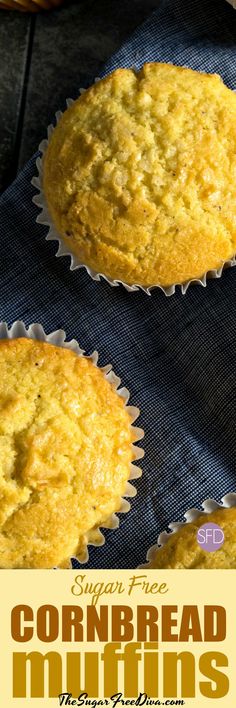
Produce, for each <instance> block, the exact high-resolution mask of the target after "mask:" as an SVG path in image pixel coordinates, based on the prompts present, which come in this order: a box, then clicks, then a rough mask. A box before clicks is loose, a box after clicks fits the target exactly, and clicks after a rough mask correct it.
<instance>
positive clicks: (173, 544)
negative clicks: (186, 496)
mask: <svg viewBox="0 0 236 708" xmlns="http://www.w3.org/2000/svg"><path fill="white" fill-rule="evenodd" d="M207 523H212V524H218V525H219V526H220V528H221V529H222V531H223V533H224V542H223V545H222V546H221V548H218V550H217V551H212V552H209V551H205V550H203V548H202V547H200V546H199V544H198V541H197V531H198V529H199V528H200V526H202V525H203V524H207ZM150 567H151V568H176V569H177V568H179V569H184V568H189V569H194V568H206V569H207V568H209V569H210V568H211V569H214V568H222V569H224V568H225V569H230V568H236V507H232V508H231V509H217V510H216V511H213V512H211V513H210V514H200V516H198V518H197V519H195V521H193V522H191V523H185V524H184V526H182V527H181V528H180V529H179V530H178V531H176V532H175V533H171V534H170V536H169V538H168V540H167V542H166V543H165V544H164V546H162V547H161V548H158V550H157V551H156V555H155V556H154V558H153V560H152V562H151V563H150Z"/></svg>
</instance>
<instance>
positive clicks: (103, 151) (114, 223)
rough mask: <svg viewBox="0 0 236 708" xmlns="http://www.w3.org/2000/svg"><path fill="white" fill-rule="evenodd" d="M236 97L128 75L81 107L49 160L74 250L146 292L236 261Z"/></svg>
mask: <svg viewBox="0 0 236 708" xmlns="http://www.w3.org/2000/svg"><path fill="white" fill-rule="evenodd" d="M235 184H236V95H235V93H234V92H233V91H231V90H230V89H228V88H227V87H226V86H225V85H224V84H223V82H222V80H221V78H220V77H219V76H218V75H216V74H203V73H200V72H197V71H192V70H191V69H186V68H183V67H177V66H173V65H171V64H158V63H156V64H155V63H153V64H146V65H144V67H143V68H142V69H141V70H140V71H139V72H136V71H134V70H132V69H118V70H116V71H115V72H114V73H112V74H110V75H109V76H107V77H106V78H105V79H103V80H101V81H100V82H98V83H97V84H95V85H94V86H92V87H91V88H90V89H88V90H87V91H86V92H85V93H83V94H82V96H81V97H80V98H79V99H78V100H77V101H75V102H74V103H73V105H72V106H71V107H70V108H69V109H68V110H67V111H66V112H65V113H64V115H63V116H62V118H61V120H60V121H59V124H58V126H57V127H56V129H55V130H54V132H53V134H52V137H51V140H50V143H49V147H48V149H47V152H46V155H45V160H44V191H45V195H46V199H47V203H48V207H49V211H50V213H51V216H52V219H53V221H54V223H55V225H56V227H57V230H58V231H59V233H60V235H61V236H62V237H63V239H64V241H65V242H66V244H67V245H68V250H69V251H70V252H72V253H74V254H76V256H77V257H78V259H79V260H80V261H81V262H82V263H85V264H86V265H88V266H90V267H91V268H92V269H94V270H95V271H97V272H100V273H103V274H105V275H107V276H108V277H111V278H113V279H118V280H122V281H124V282H126V283H128V284H134V283H137V284H140V285H143V286H146V287H148V286H151V285H162V286H169V285H171V284H176V283H183V282H186V281H187V280H189V279H191V278H200V277H202V275H203V274H204V273H205V272H206V271H208V270H211V269H215V268H219V267H220V266H221V265H222V263H223V262H224V261H225V260H227V259H229V258H231V257H233V255H234V253H235V251H236V199H235Z"/></svg>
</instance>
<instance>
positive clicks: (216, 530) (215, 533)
mask: <svg viewBox="0 0 236 708" xmlns="http://www.w3.org/2000/svg"><path fill="white" fill-rule="evenodd" d="M224 540H225V537H224V531H222V528H221V527H220V526H218V524H213V523H211V522H208V523H207V524H203V525H202V526H200V528H199V529H198V532H197V542H198V545H199V546H200V547H201V548H202V550H203V551H208V552H209V553H212V552H213V551H218V550H219V548H221V546H223V543H224Z"/></svg>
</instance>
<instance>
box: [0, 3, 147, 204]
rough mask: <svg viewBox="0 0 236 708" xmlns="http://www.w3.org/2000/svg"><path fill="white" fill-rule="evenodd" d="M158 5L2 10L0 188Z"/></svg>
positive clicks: (105, 5)
mask: <svg viewBox="0 0 236 708" xmlns="http://www.w3.org/2000/svg"><path fill="white" fill-rule="evenodd" d="M157 5H158V0H122V2H120V1H119V0H68V2H67V3H66V4H65V5H64V6H63V7H62V8H61V9H59V10H56V11H54V12H50V13H40V14H39V15H37V16H35V15H33V16H32V15H31V16H30V15H28V14H23V13H22V14H21V13H19V14H18V13H17V12H10V11H6V12H5V11H1V10H0V191H2V190H4V189H5V188H6V187H7V185H8V184H9V183H10V182H11V181H12V180H13V179H14V177H15V176H16V174H17V172H18V170H19V169H20V168H21V167H22V166H23V165H24V164H25V162H26V161H27V159H28V158H29V157H30V155H31V154H32V153H33V152H34V151H35V150H36V149H37V147H38V144H39V142H40V140H41V139H42V137H44V135H45V129H46V127H47V125H48V124H49V123H50V121H51V119H52V117H53V116H54V114H55V111H56V110H57V109H58V108H63V107H64V106H65V100H66V98H67V97H68V96H75V95H76V92H77V89H78V88H79V87H80V86H83V84H84V81H85V77H86V79H91V80H92V79H93V77H94V76H96V75H97V74H99V68H100V67H101V66H102V65H103V63H104V62H105V61H106V59H107V58H108V57H109V56H110V55H111V54H112V53H113V52H114V51H115V50H116V49H117V48H118V47H119V46H120V44H122V42H123V41H124V40H125V39H126V38H127V37H128V36H129V35H130V34H131V33H132V31H133V30H134V29H135V27H136V26H137V25H138V24H140V23H141V22H142V21H144V19H145V18H146V17H147V16H148V14H150V12H152V10H153V9H155V7H156V6H157Z"/></svg>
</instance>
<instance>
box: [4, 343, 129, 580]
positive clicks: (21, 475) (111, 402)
mask: <svg viewBox="0 0 236 708" xmlns="http://www.w3.org/2000/svg"><path fill="white" fill-rule="evenodd" d="M0 371H1V377H0V499H1V502H0V567H1V568H50V567H53V566H54V565H58V566H62V567H63V565H67V564H68V558H70V556H72V555H76V554H77V553H78V552H79V551H80V550H81V547H83V546H84V544H85V541H86V534H87V533H88V532H89V531H90V530H91V529H93V528H94V527H97V526H99V525H100V524H101V523H102V522H104V521H105V520H106V519H108V518H109V517H110V515H111V514H112V513H113V512H114V511H117V510H118V509H119V508H120V505H121V495H122V494H123V493H124V491H125V487H126V482H127V479H128V477H129V474H130V463H131V461H132V457H133V455H132V447H131V442H132V429H131V420H130V416H129V413H128V411H127V409H126V408H125V404H124V401H123V399H122V398H121V397H120V396H119V395H118V394H117V392H116V391H115V389H114V387H113V386H112V385H111V383H109V381H108V380H107V379H106V378H105V376H104V374H103V372H102V371H101V370H100V369H98V368H97V367H96V366H95V365H94V364H93V363H92V361H91V360H89V359H87V358H85V357H82V356H77V355H76V354H75V353H74V352H72V351H69V350H67V349H65V348H60V347H55V346H52V345H51V344H45V343H44V342H38V341H33V340H32V339H26V338H25V339H24V338H22V339H14V340H9V341H8V340H3V341H1V342H0Z"/></svg>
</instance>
